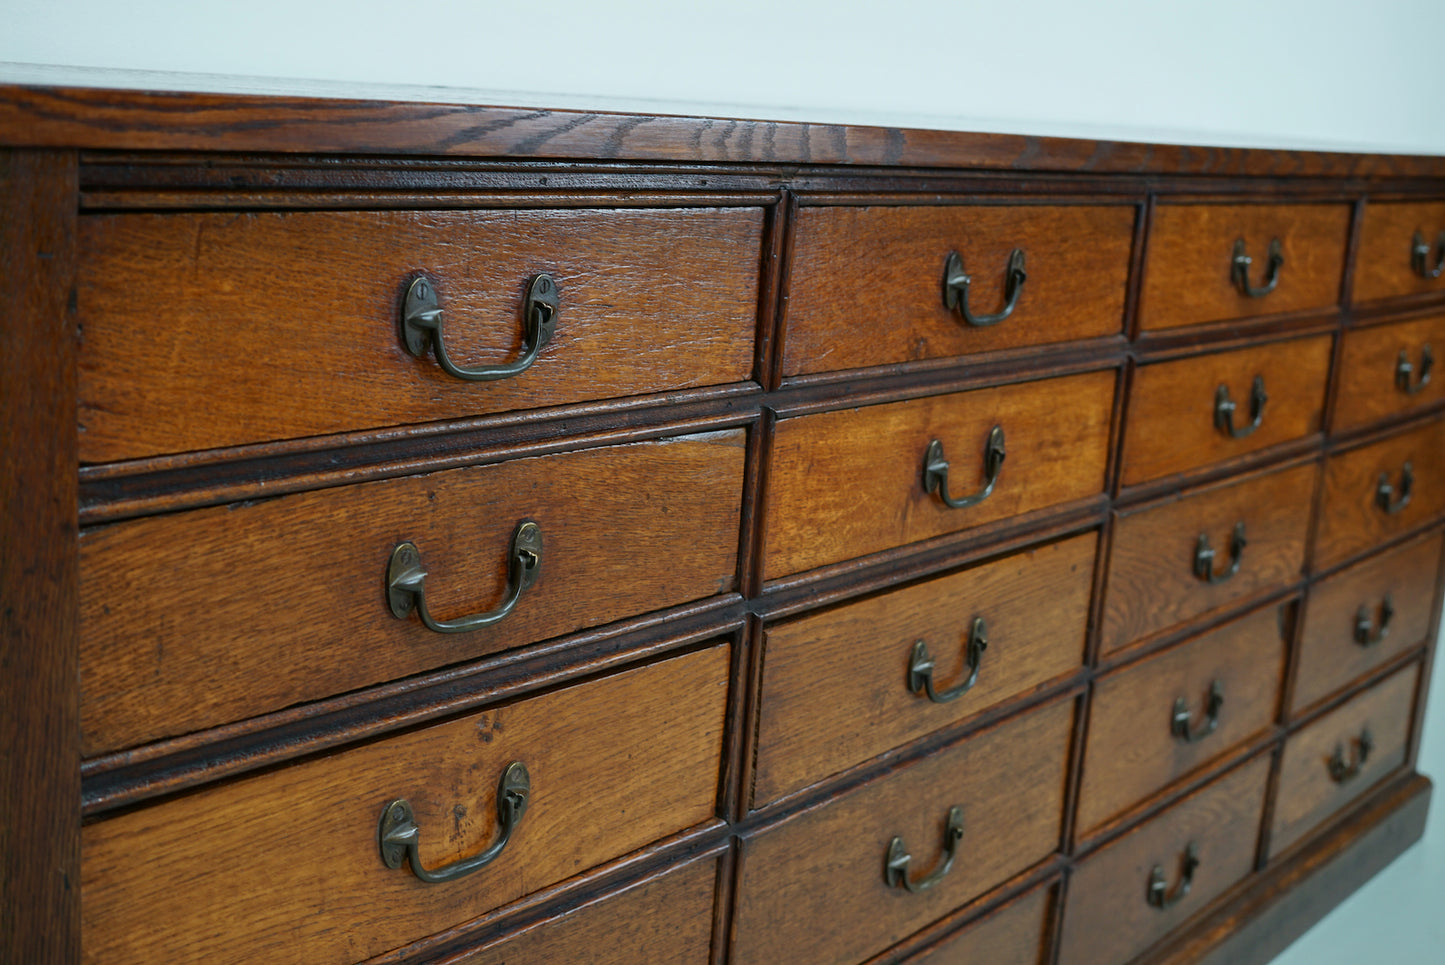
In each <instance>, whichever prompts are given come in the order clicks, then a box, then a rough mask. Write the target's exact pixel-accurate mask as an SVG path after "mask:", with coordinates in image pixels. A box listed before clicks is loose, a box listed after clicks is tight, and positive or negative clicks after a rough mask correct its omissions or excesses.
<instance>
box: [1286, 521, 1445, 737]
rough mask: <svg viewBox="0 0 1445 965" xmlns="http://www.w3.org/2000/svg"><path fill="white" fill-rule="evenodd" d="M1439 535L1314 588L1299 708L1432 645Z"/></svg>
mask: <svg viewBox="0 0 1445 965" xmlns="http://www.w3.org/2000/svg"><path fill="white" fill-rule="evenodd" d="M1439 563H1440V537H1439V535H1434V536H1431V537H1429V538H1428V539H1424V540H1421V541H1419V542H1416V543H1411V544H1409V545H1408V546H1405V547H1402V548H1401V549H1397V550H1391V551H1390V552H1389V553H1386V554H1384V555H1383V556H1377V557H1375V558H1374V559H1371V560H1367V561H1365V562H1364V563H1359V564H1357V565H1355V566H1352V567H1350V568H1349V569H1347V570H1345V571H1344V572H1342V573H1337V574H1335V575H1334V576H1332V577H1330V578H1329V579H1327V580H1322V581H1320V582H1319V583H1318V584H1316V585H1315V586H1314V587H1313V588H1312V589H1311V590H1310V595H1309V602H1308V603H1307V604H1306V606H1305V615H1304V633H1303V635H1302V638H1301V641H1300V653H1299V669H1298V670H1297V671H1296V672H1295V683H1294V698H1293V700H1292V701H1291V706H1292V707H1293V708H1294V709H1296V710H1299V709H1302V708H1304V707H1308V706H1309V705H1310V704H1312V703H1314V702H1315V701H1317V700H1319V699H1320V698H1322V697H1325V696H1327V695H1328V694H1331V693H1334V692H1335V691H1336V690H1338V689H1340V688H1341V687H1343V686H1345V685H1346V684H1348V683H1350V682H1351V681H1354V680H1357V679H1359V678H1360V677H1363V676H1364V675H1365V674H1367V673H1369V672H1370V671H1371V670H1373V669H1374V668H1376V667H1378V666H1381V665H1383V664H1384V663H1386V662H1388V661H1389V660H1390V658H1392V657H1394V656H1395V655H1396V654H1400V653H1404V652H1405V651H1406V650H1409V649H1410V648H1411V647H1414V646H1417V645H1419V644H1421V643H1424V642H1425V641H1426V637H1427V636H1428V634H1429V632H1430V611H1431V607H1432V604H1433V603H1434V599H1435V584H1436V578H1437V575H1438V574H1437V569H1438V567H1439Z"/></svg>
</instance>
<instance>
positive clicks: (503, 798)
mask: <svg viewBox="0 0 1445 965" xmlns="http://www.w3.org/2000/svg"><path fill="white" fill-rule="evenodd" d="M531 795H532V777H531V775H530V774H528V773H527V765H525V764H523V763H522V762H521V761H513V762H512V763H510V764H508V765H507V766H506V768H504V769H503V771H502V778H501V780H500V781H499V782H498V783H497V821H498V823H499V824H500V825H501V828H500V830H499V831H498V832H497V837H496V839H495V840H494V841H493V842H492V843H491V844H490V845H488V846H487V850H485V851H483V852H482V853H481V854H479V855H476V856H474V857H471V858H467V859H465V860H463V861H457V862H455V863H453V864H449V865H443V866H442V867H440V868H434V869H432V870H430V871H428V870H427V869H426V868H424V867H422V863H421V854H420V851H419V846H418V840H419V838H420V837H421V829H420V828H418V827H417V824H416V818H415V815H413V813H412V809H411V804H410V803H408V802H407V801H406V799H404V798H397V799H396V800H395V801H392V802H391V803H390V804H388V805H387V806H386V807H385V808H383V809H382V812H381V822H380V824H379V825H378V826H377V839H378V841H379V842H380V844H381V860H382V861H383V862H385V863H386V866H387V867H388V868H400V867H401V864H402V861H403V860H407V861H410V863H411V872H412V874H414V875H416V876H417V877H418V878H420V879H421V880H422V881H425V882H428V883H430V884H434V885H435V884H441V883H442V882H444V881H455V880H456V879H458V878H461V877H464V876H466V875H469V874H471V873H472V872H474V871H478V870H480V869H482V868H485V867H486V866H487V865H489V864H491V863H492V862H493V861H494V860H496V858H497V856H498V855H500V854H501V853H502V850H503V849H504V848H506V846H507V842H508V841H510V840H511V839H512V832H513V831H514V830H515V829H516V827H517V825H518V824H520V823H521V821H522V816H523V815H524V814H526V813H527V799H528V798H530V797H531Z"/></svg>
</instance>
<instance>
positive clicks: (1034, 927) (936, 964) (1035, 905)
mask: <svg viewBox="0 0 1445 965" xmlns="http://www.w3.org/2000/svg"><path fill="white" fill-rule="evenodd" d="M1051 905H1052V885H1040V886H1039V887H1037V888H1034V889H1033V890H1032V891H1029V892H1027V893H1026V894H1024V895H1023V896H1022V897H1019V898H1015V899H1014V900H1013V901H1011V902H1009V903H1008V904H1007V905H1005V906H1004V907H1002V908H1000V909H998V910H997V911H993V912H990V913H989V914H988V915H985V916H984V917H983V918H982V919H981V920H979V921H976V922H974V923H973V924H971V925H969V926H968V927H966V928H964V929H963V930H961V931H959V932H957V933H955V934H954V935H952V936H951V937H949V938H946V939H944V940H943V941H941V942H939V943H938V944H937V945H934V946H933V947H932V948H930V949H929V950H928V951H926V952H924V953H923V954H922V955H916V956H914V957H913V958H910V959H908V965H980V963H987V965H1039V963H1040V962H1041V961H1043V960H1044V956H1045V955H1046V954H1047V939H1048V929H1049V919H1048V915H1049V909H1050V906H1051Z"/></svg>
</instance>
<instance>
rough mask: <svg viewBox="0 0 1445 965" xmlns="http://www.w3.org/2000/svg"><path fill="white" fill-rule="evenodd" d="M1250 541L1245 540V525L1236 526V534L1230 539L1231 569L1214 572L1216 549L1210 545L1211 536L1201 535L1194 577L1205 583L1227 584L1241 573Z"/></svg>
mask: <svg viewBox="0 0 1445 965" xmlns="http://www.w3.org/2000/svg"><path fill="white" fill-rule="evenodd" d="M1248 543H1249V541H1248V540H1246V539H1245V538H1244V523H1242V522H1239V523H1235V524H1234V533H1233V534H1232V535H1231V536H1230V538H1229V567H1228V568H1227V569H1225V570H1223V571H1221V572H1217V573H1216V572H1215V570H1214V547H1213V546H1211V545H1210V543H1209V534H1208V533H1200V534H1199V539H1198V540H1197V541H1196V542H1195V544H1194V575H1195V576H1196V577H1197V578H1199V579H1200V580H1202V581H1203V582H1205V583H1209V584H1211V585H1217V584H1220V583H1224V582H1227V581H1228V580H1229V579H1230V578H1231V577H1233V576H1234V574H1236V573H1238V572H1239V564H1240V561H1241V560H1242V559H1243V557H1244V547H1245V546H1246V545H1248Z"/></svg>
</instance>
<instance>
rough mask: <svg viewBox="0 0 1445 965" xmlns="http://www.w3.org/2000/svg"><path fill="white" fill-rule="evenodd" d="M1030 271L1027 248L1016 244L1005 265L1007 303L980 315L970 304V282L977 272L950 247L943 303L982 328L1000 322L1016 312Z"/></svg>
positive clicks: (944, 265)
mask: <svg viewBox="0 0 1445 965" xmlns="http://www.w3.org/2000/svg"><path fill="white" fill-rule="evenodd" d="M1028 277H1029V274H1028V272H1027V271H1026V270H1025V269H1024V250H1023V249H1022V248H1015V249H1014V250H1013V251H1011V252H1009V256H1008V265H1007V266H1006V267H1005V269H1004V282H1003V292H1004V306H1003V308H1002V309H1001V310H999V311H997V312H995V313H993V314H992V315H977V314H975V313H974V312H973V310H972V309H970V308H969V307H968V286H969V285H971V284H972V283H973V276H971V275H969V274H967V273H966V272H964V270H963V259H962V258H960V257H959V255H958V252H956V251H950V252H949V253H948V257H947V258H945V259H944V260H943V304H944V307H946V308H947V309H948V310H949V311H956V312H958V314H959V315H961V316H963V320H964V321H965V322H967V323H968V324H970V325H976V326H978V327H980V328H983V327H986V326H989V325H997V324H998V323H999V322H1001V321H1003V320H1004V319H1005V318H1008V317H1009V316H1010V315H1012V314H1013V311H1014V309H1015V308H1017V307H1018V303H1019V295H1021V294H1023V290H1024V282H1025V281H1027V280H1028Z"/></svg>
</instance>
